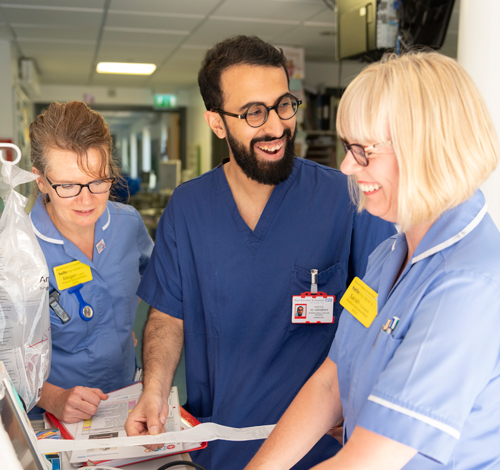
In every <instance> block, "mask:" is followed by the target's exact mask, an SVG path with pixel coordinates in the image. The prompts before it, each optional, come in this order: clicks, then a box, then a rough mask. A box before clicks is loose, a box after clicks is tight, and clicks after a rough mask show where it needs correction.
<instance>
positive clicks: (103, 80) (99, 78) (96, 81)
mask: <svg viewBox="0 0 500 470" xmlns="http://www.w3.org/2000/svg"><path fill="white" fill-rule="evenodd" d="M146 78H147V77H144V76H141V75H109V74H102V73H95V74H94V75H93V76H92V81H91V83H92V85H95V86H108V87H115V86H124V87H129V86H130V87H144V86H146Z"/></svg>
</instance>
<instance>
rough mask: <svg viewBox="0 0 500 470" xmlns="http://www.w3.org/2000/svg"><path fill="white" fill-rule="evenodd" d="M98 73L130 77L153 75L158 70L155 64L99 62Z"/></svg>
mask: <svg viewBox="0 0 500 470" xmlns="http://www.w3.org/2000/svg"><path fill="white" fill-rule="evenodd" d="M96 70H97V73H123V74H128V75H151V74H152V73H153V72H154V71H155V70H156V65H155V64H131V63H126V62H125V63H122V62H99V63H98V64H97V68H96Z"/></svg>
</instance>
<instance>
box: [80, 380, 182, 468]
mask: <svg viewBox="0 0 500 470" xmlns="http://www.w3.org/2000/svg"><path fill="white" fill-rule="evenodd" d="M141 394H142V384H141V383H138V384H134V385H132V386H130V387H126V388H124V389H122V390H118V391H116V392H112V393H111V394H110V396H109V398H108V399H107V400H105V401H102V402H101V403H100V405H99V407H98V409H97V413H96V414H95V415H94V416H92V418H90V419H86V420H84V421H80V422H79V423H77V428H76V434H75V435H74V437H75V440H78V441H81V440H95V448H93V449H87V450H75V451H73V452H72V455H71V459H70V462H71V463H72V464H79V463H84V462H87V461H89V460H90V461H92V462H102V461H109V460H113V461H116V460H117V459H119V460H120V461H122V460H123V459H134V460H146V459H154V458H158V457H161V456H163V455H170V454H174V453H178V452H183V451H184V447H183V445H182V443H169V444H164V445H163V447H161V448H160V449H158V450H155V451H151V450H149V449H146V448H145V447H142V446H127V447H105V448H99V439H109V438H113V437H125V436H126V435H127V433H126V432H125V429H124V425H125V421H126V420H127V417H128V415H129V413H130V412H131V411H132V409H133V408H134V406H135V405H136V404H137V402H138V401H139V398H140V396H141ZM168 409H169V412H168V418H167V422H166V423H165V430H166V431H167V432H172V431H180V430H181V416H180V407H179V397H178V394H177V387H172V390H171V391H170V396H169V399H168ZM70 432H71V431H70ZM73 432H74V431H73Z"/></svg>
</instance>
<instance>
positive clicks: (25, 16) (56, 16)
mask: <svg viewBox="0 0 500 470" xmlns="http://www.w3.org/2000/svg"><path fill="white" fill-rule="evenodd" d="M102 15H103V13H102V12H95V13H88V12H72V11H62V10H36V9H26V10H23V9H10V10H8V11H7V14H6V18H7V20H8V21H9V22H10V23H18V24H38V25H61V26H83V27H85V26H90V27H94V26H97V27H99V25H100V24H101V21H102Z"/></svg>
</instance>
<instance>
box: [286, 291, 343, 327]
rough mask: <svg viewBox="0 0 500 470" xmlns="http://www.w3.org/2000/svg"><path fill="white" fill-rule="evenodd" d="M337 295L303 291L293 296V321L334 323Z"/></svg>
mask: <svg viewBox="0 0 500 470" xmlns="http://www.w3.org/2000/svg"><path fill="white" fill-rule="evenodd" d="M334 304H335V296H334V295H327V294H325V293H324V292H318V293H317V294H312V293H311V292H303V293H302V294H301V295H294V296H293V297H292V323H333V322H334V321H335V318H334V317H333V305H334Z"/></svg>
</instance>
